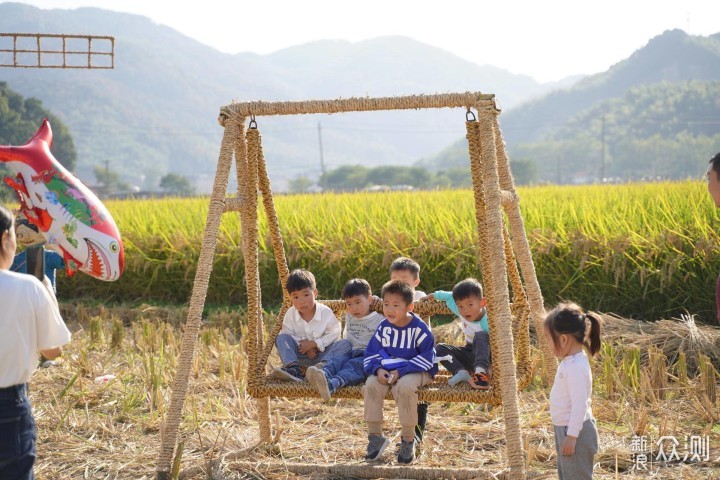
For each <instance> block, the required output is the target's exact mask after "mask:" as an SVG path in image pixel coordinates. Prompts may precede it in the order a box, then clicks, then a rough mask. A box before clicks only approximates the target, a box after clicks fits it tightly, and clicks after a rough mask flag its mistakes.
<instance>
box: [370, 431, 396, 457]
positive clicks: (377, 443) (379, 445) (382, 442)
mask: <svg viewBox="0 0 720 480" xmlns="http://www.w3.org/2000/svg"><path fill="white" fill-rule="evenodd" d="M389 444H390V440H388V439H387V438H385V437H383V436H382V435H375V434H374V433H372V434H370V435H368V446H367V453H366V454H365V461H366V462H372V461H375V460H377V459H379V458H380V455H382V454H383V452H384V451H385V449H386V448H387V446H388V445H389Z"/></svg>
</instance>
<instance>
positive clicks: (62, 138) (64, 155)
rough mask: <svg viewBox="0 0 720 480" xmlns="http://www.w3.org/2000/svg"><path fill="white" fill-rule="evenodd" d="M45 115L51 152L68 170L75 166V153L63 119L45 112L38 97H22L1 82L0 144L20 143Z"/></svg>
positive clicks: (29, 136)
mask: <svg viewBox="0 0 720 480" xmlns="http://www.w3.org/2000/svg"><path fill="white" fill-rule="evenodd" d="M45 118H47V119H48V121H49V122H50V126H51V127H52V131H53V144H52V147H51V150H52V153H53V155H54V156H55V158H56V159H57V161H58V162H60V164H61V165H63V166H64V167H65V168H67V169H68V170H70V171H72V170H73V169H74V168H75V162H76V160H77V153H76V151H75V144H74V143H73V140H72V137H71V136H70V132H69V131H68V129H67V127H66V126H65V124H64V123H63V122H61V121H60V119H58V118H57V117H56V116H55V115H53V114H52V113H50V112H49V111H47V110H46V109H45V108H44V107H43V106H42V102H41V101H40V100H38V99H37V98H28V99H24V98H23V97H22V96H21V95H20V94H18V93H16V92H14V91H13V90H11V89H10V88H9V87H8V85H7V83H6V82H0V119H2V121H0V145H23V144H25V143H26V142H27V141H28V140H30V138H32V136H33V135H34V134H35V132H36V131H37V129H38V128H40V125H42V121H43V119H45Z"/></svg>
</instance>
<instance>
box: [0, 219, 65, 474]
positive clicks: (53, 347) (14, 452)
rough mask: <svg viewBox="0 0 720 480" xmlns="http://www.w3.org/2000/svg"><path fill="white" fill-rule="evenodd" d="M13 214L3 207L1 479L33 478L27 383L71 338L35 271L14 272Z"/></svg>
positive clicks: (0, 231)
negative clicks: (44, 360)
mask: <svg viewBox="0 0 720 480" xmlns="http://www.w3.org/2000/svg"><path fill="white" fill-rule="evenodd" d="M16 250H17V242H16V238H15V227H14V221H13V215H12V213H11V212H10V210H8V209H7V208H5V207H3V206H0V332H2V334H1V335H0V478H2V479H13V480H16V479H17V480H19V479H22V480H26V479H34V478H35V477H34V475H33V464H34V463H35V436H36V434H35V421H34V420H33V416H32V408H31V405H30V400H29V399H28V396H27V394H28V387H27V383H28V381H29V380H30V377H31V376H32V374H33V372H34V371H35V369H36V368H37V365H38V353H42V354H43V355H44V356H45V357H46V358H48V359H54V358H57V357H58V356H59V355H60V354H61V353H62V350H61V347H62V346H63V345H65V344H67V343H68V342H69V341H70V331H69V330H68V329H67V327H66V326H65V322H63V319H62V317H61V316H60V312H59V310H58V308H57V305H56V303H55V301H54V300H53V299H52V297H51V296H50V293H49V292H48V290H47V288H46V287H45V286H44V285H43V284H42V283H40V281H39V280H38V279H37V278H35V277H34V276H32V275H26V274H23V273H16V272H11V271H10V270H9V268H10V266H11V265H12V262H13V258H14V257H15V251H16Z"/></svg>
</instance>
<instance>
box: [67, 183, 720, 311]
mask: <svg viewBox="0 0 720 480" xmlns="http://www.w3.org/2000/svg"><path fill="white" fill-rule="evenodd" d="M519 193H520V196H521V210H522V214H523V218H524V221H525V227H526V231H527V235H528V239H529V241H530V247H531V250H532V253H533V258H534V260H535V265H536V270H537V274H538V279H539V281H540V286H541V288H542V290H543V295H544V297H545V300H546V303H547V304H548V305H549V306H550V305H552V304H554V303H555V302H557V301H558V300H560V299H569V300H574V301H577V302H579V303H580V304H582V305H583V306H585V307H586V308H591V309H597V310H601V311H603V312H615V313H618V314H622V315H625V316H633V317H638V318H643V319H650V320H652V319H657V318H667V317H669V316H675V315H679V314H680V313H684V312H686V311H687V312H690V313H695V314H698V315H699V317H700V319H702V320H704V321H706V322H710V321H714V319H715V313H714V311H715V304H714V288H715V280H716V278H717V273H718V270H720V257H719V256H718V255H717V253H718V252H719V251H720V249H719V248H718V247H719V246H720V239H719V237H718V234H717V233H716V226H717V225H719V222H718V216H717V213H716V211H715V209H714V207H713V205H712V203H711V201H710V199H709V197H708V195H707V192H706V191H705V186H704V184H703V183H701V182H682V183H659V184H631V185H614V186H566V187H533V188H524V189H520V190H519ZM208 203H209V202H208V199H207V198H196V199H163V200H132V201H128V200H126V201H108V202H107V203H106V206H107V207H108V209H109V210H110V212H111V213H112V214H113V216H114V218H115V220H116V222H117V224H118V226H119V228H120V231H121V232H122V234H123V240H124V244H125V252H126V267H125V273H124V275H123V277H122V278H121V279H120V280H119V281H117V282H114V283H103V282H99V281H97V280H94V279H92V278H90V277H88V276H86V275H83V274H78V275H76V276H75V277H73V278H71V279H67V278H64V277H62V276H61V278H60V279H59V285H58V288H59V296H60V298H61V299H77V298H86V297H92V298H95V299H102V301H123V302H133V301H159V302H173V303H184V302H187V301H188V299H189V297H190V293H191V291H192V284H193V279H194V275H195V269H196V263H197V260H198V257H199V252H200V246H201V243H202V238H203V231H204V227H205V217H206V215H207V210H208ZM275 205H276V209H277V212H278V217H279V219H280V228H281V230H282V234H283V239H284V241H285V247H286V255H287V259H288V264H289V266H290V268H295V267H303V268H307V269H310V270H311V271H312V272H313V273H314V274H315V276H316V278H317V281H318V289H319V291H320V295H321V297H323V298H338V297H339V294H340V291H341V289H342V286H343V284H344V283H345V281H347V280H348V279H350V278H353V277H364V278H366V279H368V281H370V283H371V285H372V286H373V287H374V288H375V289H378V288H379V287H380V286H381V285H382V283H383V282H384V281H385V280H386V279H387V277H388V266H389V265H390V262H391V261H392V260H393V259H394V258H395V257H397V256H399V255H406V256H410V257H413V258H414V259H416V260H417V261H418V262H419V263H420V265H421V267H422V273H421V283H420V288H421V289H422V290H425V291H428V292H430V291H433V290H435V289H451V288H452V285H453V284H454V283H455V282H457V281H458V280H460V279H462V278H464V277H467V276H480V272H479V269H478V266H477V261H476V247H475V245H476V239H477V231H476V227H475V213H474V200H473V195H472V192H471V191H468V190H465V191H429V192H387V193H354V194H323V195H296V196H282V195H278V196H276V197H275ZM260 218H261V223H260V268H261V284H262V290H263V304H264V305H265V306H267V307H272V306H276V305H278V304H279V303H280V302H281V299H282V291H281V287H280V284H279V282H278V277H277V271H276V268H275V260H274V256H273V252H272V246H271V243H270V238H269V234H268V228H267V222H266V221H265V217H264V211H263V209H262V207H260ZM240 243H241V232H240V222H239V218H238V215H237V214H226V215H225V216H224V217H223V221H222V224H221V229H220V235H219V238H218V246H217V250H216V257H215V262H214V266H213V274H212V277H211V281H210V287H209V292H208V299H207V301H208V302H209V303H211V304H223V305H227V304H243V303H244V302H245V285H244V279H243V275H244V274H243V271H244V270H243V258H242V251H241V249H240V247H239V245H240Z"/></svg>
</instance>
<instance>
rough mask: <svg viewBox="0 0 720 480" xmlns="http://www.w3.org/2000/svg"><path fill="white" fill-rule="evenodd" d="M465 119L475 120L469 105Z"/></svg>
mask: <svg viewBox="0 0 720 480" xmlns="http://www.w3.org/2000/svg"><path fill="white" fill-rule="evenodd" d="M465 120H466V121H468V122H474V121H475V120H476V118H475V114H474V113H473V112H472V110H470V107H467V113H466V114H465Z"/></svg>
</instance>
